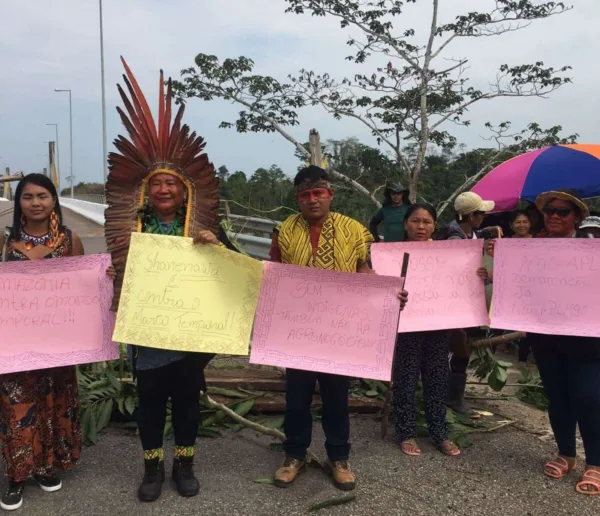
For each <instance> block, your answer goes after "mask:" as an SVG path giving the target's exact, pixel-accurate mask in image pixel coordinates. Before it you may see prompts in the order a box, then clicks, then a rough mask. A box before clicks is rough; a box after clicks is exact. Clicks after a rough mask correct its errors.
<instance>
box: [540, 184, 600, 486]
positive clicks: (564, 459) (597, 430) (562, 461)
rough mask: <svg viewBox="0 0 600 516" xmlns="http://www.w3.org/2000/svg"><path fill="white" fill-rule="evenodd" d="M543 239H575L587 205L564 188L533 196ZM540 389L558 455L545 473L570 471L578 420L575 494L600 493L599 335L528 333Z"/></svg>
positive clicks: (556, 474)
mask: <svg viewBox="0 0 600 516" xmlns="http://www.w3.org/2000/svg"><path fill="white" fill-rule="evenodd" d="M536 206H537V208H538V209H539V210H540V211H541V212H542V215H543V217H544V227H545V229H546V236H547V238H575V237H576V233H577V227H578V225H579V224H580V223H581V221H582V220H583V219H585V218H586V217H588V216H589V210H588V208H587V206H586V205H585V204H584V203H583V202H582V201H581V200H580V199H578V198H577V197H575V196H573V195H570V194H568V193H566V192H546V193H543V194H541V195H540V196H539V197H538V198H537V200H536ZM528 338H529V339H530V340H531V347H532V349H533V355H534V357H535V361H536V363H537V366H538V369H539V372H540V377H541V379H542V383H543V385H544V390H545V391H546V395H547V396H548V401H549V406H548V415H549V417H550V424H551V425H552V430H553V432H554V437H555V439H556V443H557V445H558V454H559V455H558V457H557V458H556V459H555V460H553V461H550V462H548V463H546V465H545V466H544V474H545V475H546V476H548V477H550V478H554V479H560V478H563V477H564V476H565V475H567V474H568V473H569V472H570V471H573V470H575V467H576V463H577V459H576V456H577V451H576V439H575V435H576V429H577V426H578V425H579V430H580V432H581V438H582V439H583V447H584V450H585V455H586V462H587V464H586V469H585V471H584V473H583V477H582V478H581V480H580V482H579V483H578V484H577V487H576V490H577V492H578V493H582V494H586V495H597V494H598V493H600V340H599V339H592V338H584V337H573V336H562V335H537V334H531V333H529V334H528Z"/></svg>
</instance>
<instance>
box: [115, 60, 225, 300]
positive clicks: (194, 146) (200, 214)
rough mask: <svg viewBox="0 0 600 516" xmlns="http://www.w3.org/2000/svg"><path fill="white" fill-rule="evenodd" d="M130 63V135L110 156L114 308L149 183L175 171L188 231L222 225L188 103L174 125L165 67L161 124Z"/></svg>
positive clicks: (215, 185)
mask: <svg viewBox="0 0 600 516" xmlns="http://www.w3.org/2000/svg"><path fill="white" fill-rule="evenodd" d="M121 61H122V62H123V66H124V67H125V75H123V80H124V82H125V86H126V88H127V91H128V93H129V97H128V96H127V93H126V92H125V91H124V90H123V88H121V86H117V87H118V89H119V93H120V95H121V98H122V99H123V104H124V106H125V110H126V112H125V111H123V110H122V109H121V108H119V107H117V111H118V112H119V115H120V117H121V120H122V122H123V125H124V126H125V128H126V129H127V132H128V133H129V137H130V139H127V138H125V137H123V136H121V135H119V136H118V137H117V139H116V140H115V141H114V145H115V147H116V148H117V150H118V151H119V152H118V153H115V152H111V153H110V154H109V155H108V163H109V170H110V172H109V174H108V179H107V182H106V202H107V203H108V208H107V209H106V212H105V221H106V222H105V238H106V246H107V249H108V252H110V253H111V255H112V263H113V265H114V267H115V269H116V271H117V280H116V282H115V295H114V299H113V309H114V310H116V309H117V307H118V304H119V296H120V293H121V285H122V283H123V274H124V272H125V264H126V262H127V253H128V251H129V243H130V240H131V233H132V232H134V231H139V230H140V229H141V222H142V220H141V214H140V210H141V208H142V207H143V205H144V202H145V198H146V195H147V185H148V181H149V180H150V178H151V177H153V176H154V175H156V174H171V175H173V176H175V177H177V178H178V179H179V180H180V181H181V182H182V183H183V184H184V187H185V190H186V193H187V203H186V214H185V232H184V235H185V236H194V235H196V234H197V233H198V232H199V231H200V230H203V229H209V230H211V231H213V232H216V231H217V228H218V211H219V180H218V178H217V177H216V175H215V169H214V167H213V165H212V163H210V161H209V160H208V157H207V156H206V154H205V153H204V152H203V151H204V146H205V143H204V139H203V138H201V137H200V136H197V135H196V133H195V132H193V133H191V134H190V128H189V127H188V126H187V125H181V119H182V117H183V112H184V109H185V106H184V105H183V104H182V105H181V106H180V107H179V110H178V111H177V114H176V115H175V118H174V120H173V123H172V124H171V115H172V111H171V110H172V101H173V92H172V90H171V80H170V79H169V82H168V84H167V92H166V95H165V81H164V78H163V72H162V70H161V72H160V82H159V90H160V95H159V104H158V126H157V124H156V123H155V121H154V118H153V117H152V113H151V111H150V107H149V106H148V103H147V102H146V98H145V97H144V94H143V93H142V90H141V89H140V87H139V85H138V83H137V81H136V79H135V77H134V76H133V74H132V73H131V70H130V69H129V67H128V66H127V63H126V62H125V60H124V59H123V58H121Z"/></svg>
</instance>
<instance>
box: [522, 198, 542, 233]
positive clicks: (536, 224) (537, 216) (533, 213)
mask: <svg viewBox="0 0 600 516" xmlns="http://www.w3.org/2000/svg"><path fill="white" fill-rule="evenodd" d="M524 211H525V213H526V214H527V216H528V217H529V222H531V229H530V230H529V231H530V233H531V234H532V235H533V236H534V237H536V236H543V235H544V232H545V230H544V218H543V217H542V214H541V213H540V211H539V210H538V209H537V207H536V206H535V203H532V204H530V205H529V206H527V208H525V210H524ZM540 233H541V234H540Z"/></svg>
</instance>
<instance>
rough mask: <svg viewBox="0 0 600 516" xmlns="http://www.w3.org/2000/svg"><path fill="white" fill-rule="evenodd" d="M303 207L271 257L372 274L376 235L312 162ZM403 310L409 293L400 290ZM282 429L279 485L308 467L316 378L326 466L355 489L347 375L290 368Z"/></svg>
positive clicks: (285, 226)
mask: <svg viewBox="0 0 600 516" xmlns="http://www.w3.org/2000/svg"><path fill="white" fill-rule="evenodd" d="M294 187H295V188H296V199H297V201H298V205H299V208H300V213H299V214H298V215H293V216H291V217H289V218H287V219H286V220H285V221H284V222H282V223H281V224H280V225H279V226H278V228H277V229H276V230H275V232H274V233H273V240H272V245H271V251H270V255H271V260H272V261H274V262H280V263H289V264H292V265H300V266H304V267H313V268H316V269H325V270H330V271H343V272H361V273H373V270H372V269H371V267H370V266H369V260H370V246H371V243H372V241H373V237H372V236H371V234H370V233H369V231H368V230H367V229H366V228H365V227H364V226H363V225H362V224H360V223H359V222H357V221H355V220H353V219H351V218H349V217H346V216H344V215H341V214H339V213H334V212H332V211H330V207H331V202H332V200H333V197H334V194H335V191H334V189H333V187H332V185H331V183H330V182H329V177H328V175H327V172H325V170H323V169H322V168H319V167H317V166H314V165H312V166H310V167H307V168H304V169H302V170H300V172H298V174H297V175H296V177H295V179H294ZM398 297H399V298H400V302H401V309H402V308H403V307H404V304H405V303H406V292H401V293H399V294H398ZM285 381H286V391H285V402H286V405H285V416H284V422H283V429H284V432H285V438H286V439H285V442H284V445H283V449H284V451H285V459H284V461H283V464H282V465H281V467H280V468H279V469H278V470H277V471H276V472H275V475H274V483H275V485H276V486H277V487H288V486H289V485H290V484H291V483H292V482H293V481H294V480H295V479H296V477H297V476H298V474H299V473H301V472H302V471H304V469H305V460H306V451H307V450H308V447H309V446H310V442H311V439H312V417H311V414H310V405H311V403H312V399H313V395H314V391H315V385H316V382H317V381H318V382H319V388H320V393H321V398H322V400H323V430H324V431H325V448H326V450H327V456H328V459H327V462H326V464H325V469H326V471H327V472H328V473H329V474H330V475H331V476H332V477H333V482H334V484H335V486H336V487H338V488H339V489H342V490H346V491H348V490H352V489H354V488H355V487H356V478H355V476H354V474H353V473H352V471H351V469H350V465H349V464H348V458H349V454H350V442H349V441H350V415H349V412H348V389H349V387H350V380H349V379H348V377H346V376H340V375H335V374H325V373H317V372H314V371H301V370H298V369H292V368H287V369H286V375H285Z"/></svg>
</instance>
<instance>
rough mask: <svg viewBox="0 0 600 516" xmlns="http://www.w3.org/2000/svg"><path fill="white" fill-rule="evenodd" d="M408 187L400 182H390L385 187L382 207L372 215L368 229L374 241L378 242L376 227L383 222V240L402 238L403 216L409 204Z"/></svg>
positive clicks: (398, 240)
mask: <svg viewBox="0 0 600 516" xmlns="http://www.w3.org/2000/svg"><path fill="white" fill-rule="evenodd" d="M408 193H409V191H408V189H407V188H403V187H402V185H401V184H400V183H390V184H389V185H387V186H386V187H385V192H384V194H383V195H384V201H383V207H382V208H381V209H380V210H379V211H378V212H377V213H376V214H375V215H374V216H373V218H372V219H371V222H370V223H369V230H370V231H371V233H372V234H373V238H374V239H375V242H380V241H381V238H379V231H378V227H379V225H380V224H381V223H382V222H383V240H384V242H402V241H403V240H404V217H405V216H406V211H407V210H408V207H409V206H410V200H409V198H408Z"/></svg>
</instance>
